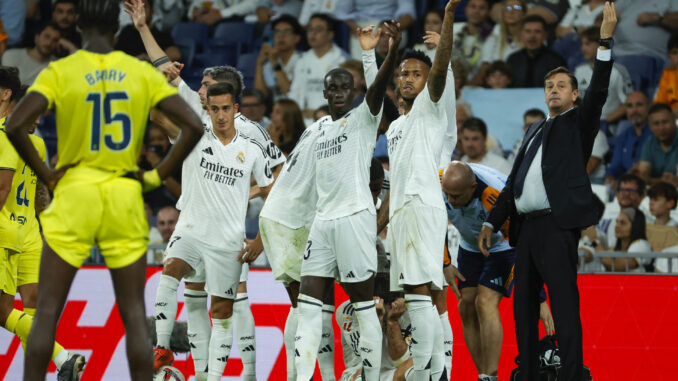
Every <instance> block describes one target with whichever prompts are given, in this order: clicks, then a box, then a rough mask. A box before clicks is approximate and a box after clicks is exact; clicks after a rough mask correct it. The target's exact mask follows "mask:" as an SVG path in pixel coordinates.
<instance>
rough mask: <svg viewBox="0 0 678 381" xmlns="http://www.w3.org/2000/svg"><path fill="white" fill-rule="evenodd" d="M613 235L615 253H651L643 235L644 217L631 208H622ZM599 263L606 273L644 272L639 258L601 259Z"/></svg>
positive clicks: (650, 248)
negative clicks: (615, 238)
mask: <svg viewBox="0 0 678 381" xmlns="http://www.w3.org/2000/svg"><path fill="white" fill-rule="evenodd" d="M614 235H615V237H617V244H616V245H615V247H614V250H615V251H623V252H626V253H648V252H650V251H652V247H651V246H650V243H649V242H648V241H647V236H646V234H645V215H644V214H643V212H641V211H640V210H638V209H637V208H633V207H626V208H622V210H621V212H619V216H618V217H617V223H616V225H615V227H614ZM600 262H601V263H602V264H603V267H605V270H607V271H617V272H627V271H629V272H640V271H644V268H643V266H642V262H641V260H640V259H639V258H633V257H618V258H613V257H603V258H600Z"/></svg>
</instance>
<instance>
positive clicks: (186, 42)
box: [174, 38, 197, 68]
mask: <svg viewBox="0 0 678 381" xmlns="http://www.w3.org/2000/svg"><path fill="white" fill-rule="evenodd" d="M174 44H175V45H176V46H177V47H179V50H181V61H182V62H183V64H184V66H185V67H186V68H190V67H191V66H193V61H194V60H195V53H196V48H197V44H196V42H195V41H193V40H191V39H187V38H180V39H176V40H174Z"/></svg>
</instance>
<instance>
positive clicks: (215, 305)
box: [210, 297, 233, 319]
mask: <svg viewBox="0 0 678 381" xmlns="http://www.w3.org/2000/svg"><path fill="white" fill-rule="evenodd" d="M210 312H211V313H212V317H213V318H216V319H228V318H230V317H231V316H233V300H231V299H223V298H216V297H213V298H212V306H211V307H210Z"/></svg>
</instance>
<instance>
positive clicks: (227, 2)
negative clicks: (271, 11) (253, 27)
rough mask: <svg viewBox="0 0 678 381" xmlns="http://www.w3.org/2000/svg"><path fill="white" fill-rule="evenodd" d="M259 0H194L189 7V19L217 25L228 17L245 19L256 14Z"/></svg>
mask: <svg viewBox="0 0 678 381" xmlns="http://www.w3.org/2000/svg"><path fill="white" fill-rule="evenodd" d="M257 2H258V0H209V1H204V0H193V3H191V6H190V7H189V8H188V19H189V20H193V21H195V22H200V23H203V24H207V25H216V24H218V23H220V22H221V21H224V20H227V19H243V18H244V17H245V16H248V15H254V14H255V13H256V11H257Z"/></svg>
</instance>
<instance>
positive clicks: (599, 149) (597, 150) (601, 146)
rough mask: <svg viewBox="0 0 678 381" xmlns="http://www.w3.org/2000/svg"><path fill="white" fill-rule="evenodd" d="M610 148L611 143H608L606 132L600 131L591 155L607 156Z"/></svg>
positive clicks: (600, 157)
mask: <svg viewBox="0 0 678 381" xmlns="http://www.w3.org/2000/svg"><path fill="white" fill-rule="evenodd" d="M609 149H610V145H609V144H608V143H607V137H606V136H605V133H604V132H602V131H598V135H596V139H595V140H594V141H593V151H592V152H591V156H594V157H597V158H599V159H602V158H603V157H605V154H606V153H607V151H609Z"/></svg>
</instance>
